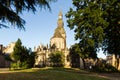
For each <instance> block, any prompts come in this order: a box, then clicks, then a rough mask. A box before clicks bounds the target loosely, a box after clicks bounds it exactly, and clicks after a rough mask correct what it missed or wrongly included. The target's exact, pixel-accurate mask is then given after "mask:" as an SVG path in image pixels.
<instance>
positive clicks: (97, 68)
mask: <svg viewBox="0 0 120 80" xmlns="http://www.w3.org/2000/svg"><path fill="white" fill-rule="evenodd" d="M93 71H95V72H118V70H117V69H116V68H115V67H113V66H112V65H109V64H106V63H100V64H99V65H95V66H93Z"/></svg>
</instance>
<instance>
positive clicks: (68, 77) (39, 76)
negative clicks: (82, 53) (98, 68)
mask: <svg viewBox="0 0 120 80" xmlns="http://www.w3.org/2000/svg"><path fill="white" fill-rule="evenodd" d="M0 80H108V79H105V78H101V77H98V75H96V74H93V73H89V72H86V71H82V70H75V69H65V68H47V69H46V68H41V69H27V70H18V71H8V72H7V71H6V72H4V73H0Z"/></svg>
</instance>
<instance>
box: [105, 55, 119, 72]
mask: <svg viewBox="0 0 120 80" xmlns="http://www.w3.org/2000/svg"><path fill="white" fill-rule="evenodd" d="M106 61H107V64H110V65H112V66H114V67H115V68H117V69H118V70H120V56H119V55H117V57H115V55H114V54H113V55H109V56H107V60H106Z"/></svg>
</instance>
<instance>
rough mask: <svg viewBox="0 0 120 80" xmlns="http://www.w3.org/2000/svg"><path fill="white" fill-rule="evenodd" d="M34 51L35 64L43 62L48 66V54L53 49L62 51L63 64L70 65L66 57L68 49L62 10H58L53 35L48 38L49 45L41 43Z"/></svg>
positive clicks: (42, 64) (38, 64) (53, 50)
mask: <svg viewBox="0 0 120 80" xmlns="http://www.w3.org/2000/svg"><path fill="white" fill-rule="evenodd" d="M35 51H36V52H37V57H36V63H35V65H37V66H44V64H46V65H48V66H49V65H50V63H49V54H51V53H52V52H55V51H61V52H63V53H64V56H65V61H64V63H65V64H64V66H65V67H69V66H70V61H69V59H68V58H69V50H68V49H67V47H66V32H65V29H64V23H63V15H62V11H60V12H59V15H58V21H57V28H56V29H55V32H54V35H53V37H52V38H51V39H50V45H46V46H44V45H42V44H41V45H39V46H38V47H37V48H35Z"/></svg>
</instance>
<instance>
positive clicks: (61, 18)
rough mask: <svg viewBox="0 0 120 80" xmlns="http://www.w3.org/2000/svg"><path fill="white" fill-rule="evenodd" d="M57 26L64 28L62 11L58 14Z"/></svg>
mask: <svg viewBox="0 0 120 80" xmlns="http://www.w3.org/2000/svg"><path fill="white" fill-rule="evenodd" d="M57 24H58V27H63V26H64V23H63V14H62V11H60V12H59V15H58V22H57Z"/></svg>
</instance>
